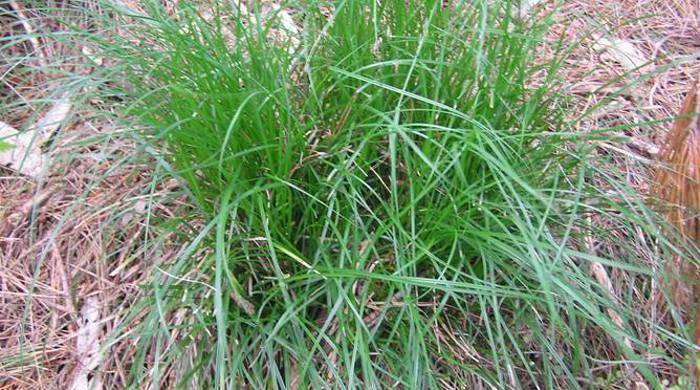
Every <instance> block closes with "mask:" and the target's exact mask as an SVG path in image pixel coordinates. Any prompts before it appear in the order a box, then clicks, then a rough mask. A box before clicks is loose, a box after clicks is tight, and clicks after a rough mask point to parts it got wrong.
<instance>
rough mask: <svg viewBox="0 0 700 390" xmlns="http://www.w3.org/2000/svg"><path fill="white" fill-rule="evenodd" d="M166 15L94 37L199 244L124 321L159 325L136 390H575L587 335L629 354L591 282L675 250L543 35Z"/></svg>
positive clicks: (624, 308) (644, 271)
mask: <svg viewBox="0 0 700 390" xmlns="http://www.w3.org/2000/svg"><path fill="white" fill-rule="evenodd" d="M181 3H182V4H181V5H180V7H179V8H178V9H177V11H176V15H175V16H172V15H169V14H167V13H166V12H165V10H164V9H163V8H162V7H161V6H160V5H159V3H157V2H146V6H145V7H146V8H147V15H143V16H138V17H127V18H126V20H128V21H129V23H130V24H127V23H124V24H123V25H121V26H119V27H120V29H121V30H120V35H118V34H113V35H111V36H109V38H108V39H107V40H105V41H101V42H99V44H100V45H101V47H102V48H103V53H102V54H103V55H104V56H105V57H109V58H115V59H117V60H118V62H119V63H120V64H122V65H121V66H118V67H115V68H113V69H110V70H109V71H111V72H114V73H113V74H111V75H109V78H110V79H112V80H119V81H122V82H123V84H122V85H123V86H124V91H122V92H121V95H120V97H121V98H122V99H124V101H125V102H126V103H125V105H124V107H125V109H124V112H125V116H126V117H128V118H129V120H134V121H135V122H136V123H137V124H141V125H147V126H146V129H145V130H144V131H142V132H141V133H140V135H139V136H140V137H142V138H143V139H145V140H146V141H147V143H148V145H149V147H151V148H152V149H153V150H156V151H157V153H158V154H159V155H160V156H162V157H163V158H164V160H165V161H166V162H167V166H168V167H169V169H171V172H172V174H173V175H174V176H176V177H178V178H179V179H180V180H181V181H182V183H184V185H185V187H186V190H187V192H188V193H189V194H190V195H191V201H192V203H193V204H194V205H195V209H196V210H195V211H194V212H193V213H192V214H191V215H190V218H189V219H187V220H185V221H184V222H183V223H182V225H181V226H178V227H177V229H179V230H181V231H182V230H184V232H185V233H184V234H185V236H186V237H189V239H190V240H191V245H190V246H189V247H188V248H187V250H185V251H184V253H183V254H182V255H181V256H180V257H178V259H177V260H176V261H175V262H174V263H172V264H165V265H159V267H161V268H162V269H163V270H164V271H165V272H167V273H158V274H157V276H156V277H155V279H154V282H153V284H152V286H149V288H151V289H152V294H151V295H150V297H149V299H147V300H145V301H144V302H142V303H141V304H140V305H137V306H135V307H134V311H135V313H136V312H139V311H142V310H146V309H150V311H149V312H147V313H146V316H145V318H144V319H142V322H141V323H140V325H139V328H137V329H138V331H137V332H135V334H136V335H137V340H138V343H139V349H138V350H139V353H138V354H137V356H136V361H135V362H134V364H133V365H132V367H131V377H130V378H131V381H132V383H134V384H137V383H141V382H143V381H145V380H146V379H147V378H149V379H153V380H154V381H155V382H156V383H158V381H159V379H160V378H161V377H162V376H163V375H166V373H168V371H167V370H168V369H169V368H172V369H174V370H175V371H176V373H175V374H173V373H172V372H169V373H168V375H170V379H169V380H174V381H175V382H176V383H178V384H180V385H181V386H182V387H190V386H194V387H207V388H209V387H217V388H223V387H239V386H241V384H242V383H247V384H248V385H249V386H251V387H252V388H268V387H290V386H291V383H292V381H295V380H298V381H299V382H298V386H299V388H307V387H314V388H316V387H321V386H323V385H324V384H328V385H330V386H331V387H339V388H344V387H346V386H347V387H366V388H383V387H387V386H390V385H394V384H397V385H398V384H400V385H402V386H405V387H408V388H424V387H431V388H432V387H438V386H439V384H440V383H441V381H448V382H449V383H452V384H453V385H454V386H456V387H463V388H468V387H470V386H472V385H473V384H474V383H477V382H480V383H482V384H487V385H489V386H493V387H496V388H511V387H512V388H531V387H533V386H534V384H538V385H540V386H543V387H546V388H578V387H581V386H583V385H582V382H580V378H593V377H594V375H593V373H592V371H591V369H592V367H594V366H596V365H597V364H598V362H600V361H607V360H608V357H606V356H600V355H597V354H598V351H597V350H596V349H594V348H591V347H589V346H588V345H586V344H584V343H582V342H581V341H580V338H581V337H582V334H584V333H599V334H601V335H605V336H606V337H607V338H608V340H613V341H614V342H615V344H616V345H615V348H616V349H617V350H618V351H620V352H619V353H620V355H619V356H618V357H617V358H616V359H614V360H617V361H619V362H623V361H624V360H625V358H634V357H635V356H636V355H635V354H634V351H629V350H627V349H626V347H625V345H624V343H623V340H624V338H625V337H627V338H630V339H632V340H637V337H636V336H635V335H634V333H633V331H632V329H631V328H625V329H620V328H619V327H618V326H617V325H615V324H614V323H613V322H612V321H611V320H610V318H609V316H608V315H607V312H606V310H608V309H612V310H615V311H617V312H618V313H619V314H620V315H621V316H622V318H624V319H625V321H626V322H628V323H629V322H630V321H640V318H638V317H637V314H635V312H634V311H633V310H632V309H631V308H630V306H629V305H628V302H624V301H623V302H620V301H618V300H616V299H613V298H612V297H610V296H609V295H608V292H607V291H605V290H603V289H601V288H600V286H598V285H597V284H596V282H595V280H593V279H592V278H591V277H590V276H589V274H588V267H589V265H590V264H591V262H599V263H602V264H603V265H605V266H607V267H609V269H611V270H620V271H624V272H627V273H628V274H629V275H630V277H631V278H649V277H650V276H651V274H652V273H651V271H650V270H649V269H648V268H647V267H646V266H645V264H644V262H643V259H644V258H645V254H644V253H646V252H645V251H653V250H654V249H653V248H649V247H648V246H649V244H648V243H647V241H645V237H655V239H657V240H658V241H657V243H656V245H657V248H660V250H659V253H661V255H660V256H674V255H678V254H679V252H678V251H674V248H672V247H670V246H669V245H667V244H668V243H667V242H666V241H665V240H664V239H663V238H662V237H657V236H658V224H657V223H658V221H657V219H656V215H655V214H654V213H651V212H650V211H649V210H648V209H646V208H645V206H644V204H643V202H642V201H641V200H640V199H639V198H638V197H637V196H636V195H635V193H634V191H633V190H632V189H630V188H628V187H627V185H626V183H625V181H624V178H619V177H617V176H616V174H615V173H614V172H613V171H612V169H613V168H612V166H611V164H609V162H608V161H607V160H605V159H604V158H602V157H600V156H599V155H596V154H594V153H592V150H593V146H594V145H595V142H597V141H599V140H606V139H609V138H610V137H612V136H608V135H607V134H606V133H605V132H594V133H575V132H573V131H571V124H570V123H567V122H566V120H565V116H564V113H565V110H566V99H565V98H564V96H563V95H562V94H561V93H559V84H558V78H557V70H558V67H559V66H560V65H561V60H562V59H564V58H565V53H564V51H563V50H561V51H557V50H560V49H561V47H563V46H564V45H563V43H562V42H560V43H559V44H560V47H559V48H558V47H556V46H555V47H551V46H547V45H549V44H548V43H546V42H545V40H544V34H545V33H546V31H547V27H548V24H550V23H551V20H550V19H549V18H548V17H546V16H543V15H538V16H537V17H536V18H532V20H525V21H521V20H517V19H514V18H512V17H511V16H510V15H511V11H510V10H511V5H512V4H511V3H510V2H509V1H497V2H493V1H486V0H477V1H472V2H464V3H462V2H457V3H455V4H454V5H453V6H450V7H447V8H444V7H443V2H442V1H437V0H428V1H422V2H414V1H410V2H404V1H381V2H376V1H369V0H367V1H360V0H345V1H342V0H339V1H335V2H331V3H327V2H321V1H307V2H300V3H294V4H288V5H286V6H288V7H289V8H290V9H293V10H295V14H294V17H295V18H297V23H298V24H299V25H300V26H303V28H302V31H301V33H300V36H299V37H298V38H299V42H300V43H299V45H298V46H296V47H292V39H290V38H289V37H287V39H284V35H283V34H280V32H279V31H277V26H279V23H278V22H277V21H276V18H275V17H273V18H272V20H268V21H267V22H263V20H264V17H265V16H264V15H263V14H262V13H261V12H260V9H259V8H258V7H257V6H256V7H255V8H253V9H251V12H250V13H249V14H245V13H243V12H242V10H240V9H236V10H232V9H228V8H226V7H228V6H226V7H224V6H222V7H221V8H216V7H214V12H213V13H212V15H213V17H212V18H209V17H207V15H206V13H205V12H204V11H202V10H198V9H196V8H195V5H194V3H191V4H190V3H188V2H181ZM234 11H235V12H234ZM329 13H330V14H331V16H329ZM232 14H237V16H232ZM280 36H283V39H282V42H280V39H279V37H280ZM95 39H96V38H95ZM545 47H547V48H548V49H551V50H554V52H555V53H558V54H555V56H554V59H549V60H547V61H542V60H541V56H540V53H541V52H542V51H543V50H544V48H545ZM611 193H612V194H615V196H611V195H610V194H611ZM592 216H595V217H596V218H599V219H604V220H609V221H613V222H612V223H611V225H610V226H611V227H610V228H609V229H605V230H604V229H600V228H596V227H595V225H594V224H592V223H591V222H590V221H591V219H592ZM202 222H203V223H202ZM163 226H164V227H163V229H165V226H167V225H166V224H164V225H163ZM171 229H173V230H175V229H174V228H171ZM640 231H641V232H642V234H639V232H640ZM621 236H622V237H626V238H627V240H622V241H621V240H616V239H614V237H621ZM590 240H594V241H595V242H604V243H605V245H600V246H597V247H596V248H595V250H594V249H592V248H590V247H589V246H588V245H587V243H588V242H589V241H590ZM640 251H641V252H643V253H640ZM161 268H159V269H161ZM171 276H176V277H171ZM629 298H631V297H628V299H629ZM182 313H187V314H186V315H183V314H182ZM370 319H371V320H370ZM649 326H651V327H654V328H656V327H657V325H656V324H650V325H649ZM445 329H450V332H454V334H453V335H451V336H445V335H443V337H441V336H440V334H441V332H445ZM444 337H450V338H449V339H448V340H449V341H447V343H448V344H451V343H457V341H456V340H460V341H459V342H461V343H463V345H460V346H454V345H453V348H448V346H447V345H446V344H445V343H446V341H445V340H446V339H445V338H444ZM635 347H636V348H639V350H640V351H644V348H645V345H644V344H643V343H642V342H636V341H635ZM461 348H468V349H469V350H473V351H474V356H473V357H471V358H470V357H467V356H465V355H463V354H461V353H458V352H455V351H463V350H464V349H461ZM149 356H155V359H157V361H158V364H156V365H154V366H152V367H150V368H147V366H146V362H147V359H148V358H149ZM657 358H658V359H668V360H673V357H672V356H658V357H657ZM639 361H641V359H639ZM609 364H613V363H609ZM619 364H622V363H619ZM638 368H639V370H640V372H642V373H643V374H644V375H645V376H646V377H647V379H648V380H649V381H651V382H654V381H655V378H654V377H653V375H652V373H651V372H650V370H649V369H648V368H647V367H646V366H644V365H641V364H640V365H639V367H638ZM212 373H214V376H212ZM654 383H655V382H654Z"/></svg>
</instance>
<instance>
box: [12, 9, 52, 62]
mask: <svg viewBox="0 0 700 390" xmlns="http://www.w3.org/2000/svg"><path fill="white" fill-rule="evenodd" d="M10 7H12V10H14V11H15V14H16V16H17V19H18V20H19V22H20V23H21V24H22V27H23V28H24V30H25V31H26V32H27V35H29V43H30V44H31V45H32V48H33V49H34V51H35V52H36V53H37V55H38V56H39V59H38V61H39V64H40V65H41V66H42V67H45V66H46V56H45V55H44V51H43V50H41V44H39V39H38V38H37V37H36V35H35V34H36V30H34V27H33V26H32V25H31V24H30V23H29V19H28V18H27V15H26V14H25V13H24V9H23V8H22V7H21V6H20V5H19V4H17V1H15V0H10Z"/></svg>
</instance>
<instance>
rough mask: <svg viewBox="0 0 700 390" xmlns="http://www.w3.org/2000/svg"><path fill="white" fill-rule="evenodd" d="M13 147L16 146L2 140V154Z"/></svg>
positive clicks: (0, 141)
mask: <svg viewBox="0 0 700 390" xmlns="http://www.w3.org/2000/svg"><path fill="white" fill-rule="evenodd" d="M13 147H14V146H13V145H12V144H11V143H9V142H5V141H3V140H0V152H5V151H7V150H10V149H12V148H13Z"/></svg>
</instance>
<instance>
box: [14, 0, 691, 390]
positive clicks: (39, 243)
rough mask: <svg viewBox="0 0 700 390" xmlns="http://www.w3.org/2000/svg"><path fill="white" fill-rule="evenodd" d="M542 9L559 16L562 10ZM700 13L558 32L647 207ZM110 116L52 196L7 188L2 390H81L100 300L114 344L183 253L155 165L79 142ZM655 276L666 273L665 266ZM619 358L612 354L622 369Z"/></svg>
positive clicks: (107, 367) (626, 3)
mask: <svg viewBox="0 0 700 390" xmlns="http://www.w3.org/2000/svg"><path fill="white" fill-rule="evenodd" d="M0 7H5V10H6V11H11V9H10V7H9V5H8V4H4V5H3V4H2V3H0ZM539 7H545V8H549V9H551V8H552V1H548V2H544V3H542V4H540V5H539ZM699 10H700V4H698V1H696V0H675V1H673V0H642V1H638V0H622V1H607V0H576V1H569V2H566V5H565V6H564V8H563V10H562V23H561V24H560V25H558V26H556V27H555V31H556V32H557V33H560V34H563V35H564V36H566V37H567V39H570V40H572V41H573V40H578V39H580V40H581V42H582V45H581V46H580V48H579V49H578V51H577V53H576V57H575V61H573V62H571V63H568V64H564V66H563V72H564V73H563V74H564V75H565V77H566V80H567V83H568V85H567V87H568V88H569V89H570V91H571V93H572V94H578V95H580V96H582V97H584V98H585V99H584V101H585V106H584V107H578V108H577V110H576V111H575V112H582V110H584V109H585V108H587V107H592V106H594V105H596V104H599V103H600V102H603V101H605V100H606V99H612V100H613V101H614V104H613V106H611V108H610V109H608V110H607V111H605V112H598V113H596V115H594V116H591V117H590V118H588V119H587V121H586V127H589V128H601V127H610V126H616V125H619V126H622V127H625V126H627V127H626V128H621V130H620V133H621V135H622V136H626V137H628V142H627V143H623V144H620V145H610V148H609V149H607V148H606V149H601V150H600V153H609V154H610V155H611V157H612V158H615V159H616V160H617V161H618V162H619V164H620V166H621V167H623V168H624V170H625V171H626V172H628V176H627V177H628V180H629V181H630V182H631V183H632V184H633V185H635V186H636V187H637V188H639V191H640V193H646V192H647V191H648V188H647V183H648V182H649V177H650V172H648V171H647V170H646V169H644V168H643V167H642V166H641V165H640V164H639V158H640V157H641V158H642V159H649V160H653V159H654V158H656V154H657V153H658V151H659V145H661V143H662V141H663V139H664V138H665V134H666V132H667V131H668V130H669V129H670V121H669V120H668V119H669V118H671V117H672V116H674V115H675V114H676V113H677V112H678V111H679V109H680V106H681V103H682V101H683V98H684V94H685V93H686V91H687V89H688V86H689V83H690V82H691V80H692V79H693V75H695V74H698V70H700V63H699V62H698V59H697V58H696V59H695V60H694V61H683V60H684V59H686V58H688V57H689V56H693V55H695V56H697V55H698V54H699V53H700V11H699ZM23 12H24V13H25V14H26V18H25V19H24V20H20V19H16V18H15V19H13V18H14V16H12V15H10V13H9V12H5V13H4V15H2V16H0V26H1V27H0V29H1V30H0V34H2V36H5V37H7V36H10V35H12V34H19V33H23V32H26V31H23V29H24V30H26V22H27V21H29V23H31V26H32V27H33V28H36V29H38V30H40V31H41V30H44V31H46V30H47V29H49V30H50V29H51V28H55V27H56V26H52V25H51V24H50V23H49V22H48V21H47V20H43V19H37V18H36V17H37V16H38V15H36V14H33V13H32V12H31V10H23ZM592 28H595V31H598V32H599V33H600V36H605V37H608V38H610V39H620V40H625V41H626V42H629V43H631V44H632V45H634V47H635V48H636V49H637V50H638V51H639V52H640V53H641V54H642V56H643V57H644V58H645V59H647V60H648V62H649V64H648V65H646V66H645V67H644V68H642V69H641V73H646V72H647V71H650V70H657V72H655V73H654V74H653V76H651V77H648V78H644V77H641V76H640V73H639V72H638V71H630V69H627V68H626V67H625V64H624V63H623V62H622V61H619V60H616V59H615V58H614V56H611V55H610V53H606V50H600V48H599V47H598V48H597V47H595V45H594V42H593V40H591V39H590V31H591V29H592ZM37 45H38V46H37ZM37 47H40V51H41V56H42V57H41V58H49V56H50V55H57V54H60V52H61V51H65V50H74V49H68V48H66V47H63V46H61V45H54V44H53V43H52V42H48V41H42V42H39V43H32V42H25V43H23V44H21V45H18V46H16V47H14V48H13V50H24V51H26V52H36V51H37ZM15 54H17V53H15ZM679 62H682V63H680V64H677V63H679ZM6 67H7V65H6ZM6 67H5V69H2V68H3V67H2V66H0V74H5V77H4V78H3V80H2V83H0V97H1V98H2V99H3V101H26V102H32V101H36V100H37V99H38V98H42V97H46V96H48V95H49V91H47V90H46V89H45V88H39V86H46V85H48V83H49V81H50V80H51V78H52V76H51V75H47V74H45V73H42V72H33V71H32V69H30V68H31V64H25V65H23V66H22V68H19V69H13V70H12V71H8V69H7V68H6ZM28 77H32V78H33V79H29V78H28ZM634 79H637V80H640V81H638V82H636V83H635V84H633V86H632V88H630V89H629V90H628V91H627V92H626V93H624V94H620V95H617V96H612V95H611V93H610V91H612V90H615V89H616V88H615V87H617V86H620V85H624V84H627V83H629V82H630V81H631V80H634ZM88 106H90V102H88ZM100 108H101V105H100V104H99V102H92V106H91V107H90V109H81V110H80V111H77V112H74V113H73V114H74V115H73V117H74V118H75V120H74V121H73V122H72V123H70V124H67V125H65V126H64V127H63V129H62V130H61V134H60V135H59V140H58V142H57V144H56V147H55V148H54V150H53V154H52V155H53V156H55V164H54V166H53V167H52V169H51V172H52V173H51V174H50V175H49V176H48V177H47V179H46V180H45V182H43V183H35V182H33V181H31V180H28V179H25V178H22V177H19V176H17V175H15V174H13V173H12V172H9V171H7V170H5V171H3V172H1V174H0V351H2V354H1V355H2V356H0V389H59V388H69V386H70V385H71V384H72V383H73V381H74V380H75V375H76V372H77V371H79V365H80V362H81V356H79V354H78V353H77V351H76V335H77V332H78V328H79V326H78V320H79V317H80V310H81V308H82V307H83V305H84V304H85V302H86V301H87V298H89V297H92V298H95V299H96V301H97V302H99V327H100V333H99V335H100V336H99V338H98V339H99V342H101V343H102V344H104V343H105V342H107V340H108V335H109V334H110V333H111V331H112V330H113V329H115V328H116V327H118V326H119V325H120V323H121V321H122V315H123V313H124V312H125V310H123V309H124V308H125V307H128V306H129V305H130V304H131V303H133V302H134V301H135V300H136V299H137V297H138V296H139V294H140V290H139V285H141V284H142V283H145V282H146V281H147V280H148V279H149V277H150V275H149V270H150V269H151V267H150V264H149V263H147V262H146V261H145V260H146V259H153V258H160V259H163V258H167V257H168V256H170V255H172V254H173V253H175V249H176V248H175V247H171V248H166V249H163V248H160V250H161V252H160V253H155V252H153V253H148V252H144V249H143V247H142V245H141V244H142V243H143V240H144V238H145V237H146V235H147V229H146V221H145V220H144V214H143V204H144V201H145V199H148V198H149V197H150V199H152V200H151V201H152V202H154V203H153V207H154V208H155V209H157V211H158V212H160V213H164V214H168V213H171V212H174V211H173V208H174V207H176V206H175V205H174V204H173V203H165V202H166V199H170V197H169V196H168V192H169V191H171V190H172V188H161V189H156V191H155V193H154V194H150V195H149V188H150V184H151V179H150V177H149V176H150V173H151V169H150V164H148V163H147V162H146V161H144V162H142V163H141V164H138V163H135V162H131V163H130V164H128V165H120V160H118V159H100V158H99V156H101V155H106V154H109V155H111V156H119V155H126V154H128V153H130V151H131V150H132V149H133V148H134V145H131V144H128V143H124V142H121V141H115V140H111V141H105V142H101V143H93V144H87V145H86V144H85V143H83V142H80V143H78V142H74V141H75V140H81V139H89V138H95V137H101V136H105V135H109V134H110V132H114V131H117V130H118V127H117V126H116V125H114V124H113V123H111V122H109V121H106V120H104V121H102V120H98V121H95V120H92V119H86V117H84V116H85V115H89V116H90V117H93V116H94V115H93V114H94V112H95V110H97V109H100ZM34 110H36V111H34ZM40 110H41V109H39V108H36V107H35V106H33V105H31V104H28V103H27V104H18V105H17V107H16V108H15V109H13V110H10V111H8V112H7V114H6V115H7V117H5V118H0V120H2V121H4V122H7V123H10V124H11V125H13V126H16V127H17V128H22V127H25V126H28V125H29V123H27V122H29V121H32V120H33V118H35V117H36V116H37V115H38V114H39V113H40ZM644 121H661V122H660V123H658V124H656V125H654V126H645V127H644V128H641V127H637V126H633V125H631V124H634V123H638V122H644ZM581 130H583V131H585V130H586V129H581ZM100 148H104V150H100ZM175 212H176V211H175ZM150 234H151V235H153V234H154V233H152V232H151V233H150ZM149 238H155V237H149ZM621 239H624V237H621ZM172 245H176V244H172ZM150 250H154V251H155V250H156V249H155V248H152V249H150ZM649 262H650V264H652V266H653V262H654V259H649ZM610 278H611V283H612V288H613V289H614V290H615V291H616V292H618V293H619V292H622V291H625V288H626V286H629V285H633V283H630V282H629V281H628V280H627V279H626V278H627V276H626V275H624V274H622V273H615V274H612V275H610ZM651 288H656V287H654V286H652V287H651ZM632 294H635V295H638V296H639V300H638V302H640V303H639V304H640V312H643V313H647V314H648V315H649V318H652V319H653V318H657V317H658V316H659V315H658V313H656V312H655V307H656V306H655V304H654V302H651V301H650V300H649V299H648V298H645V294H644V293H643V292H632ZM450 329H451V328H450V326H447V325H446V326H445V327H444V329H439V330H436V332H437V331H439V332H440V333H441V338H444V339H445V340H446V344H452V346H453V347H454V348H457V347H459V345H461V344H460V343H457V342H454V343H452V342H451V341H449V340H454V339H455V338H459V336H458V332H450ZM637 334H639V335H642V336H643V338H644V339H645V340H646V341H647V342H648V343H650V344H652V345H653V344H655V343H659V340H658V339H657V338H656V336H655V335H654V334H651V333H650V332H649V331H648V329H637ZM589 336H590V337H591V338H592V339H600V340H599V341H598V345H599V348H601V349H605V348H608V346H607V343H606V342H605V340H604V339H602V338H600V337H599V336H597V335H589ZM592 344H595V342H592ZM134 350H135V347H134V345H133V344H132V343H131V340H129V339H123V340H121V341H117V342H115V343H114V345H112V346H111V349H110V352H109V353H108V354H107V355H105V356H103V359H102V362H101V364H100V365H99V367H98V368H96V369H95V370H94V372H93V373H92V374H93V375H97V376H99V377H101V378H100V379H101V382H102V383H105V384H109V386H108V387H110V388H120V387H123V386H124V383H125V382H124V381H125V377H126V371H127V370H128V365H129V357H130V356H131V355H132V354H133V353H134V352H135V351H134ZM465 353H466V352H465ZM614 356H615V355H614V353H612V352H611V359H612V358H614ZM7 357H11V358H7ZM650 363H652V365H653V364H654V362H653V361H651V362H650ZM656 370H657V372H658V373H660V374H661V376H662V377H667V378H668V379H669V381H671V382H673V378H674V376H676V375H677V374H678V373H677V372H676V371H675V370H674V369H672V368H668V367H656Z"/></svg>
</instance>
